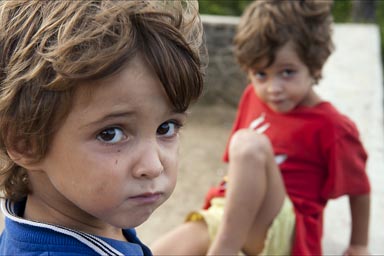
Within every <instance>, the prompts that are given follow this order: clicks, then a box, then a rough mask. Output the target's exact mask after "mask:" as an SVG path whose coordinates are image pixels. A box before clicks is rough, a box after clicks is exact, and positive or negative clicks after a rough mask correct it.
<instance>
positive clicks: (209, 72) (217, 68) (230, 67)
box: [200, 15, 247, 106]
mask: <svg viewBox="0 0 384 256" xmlns="http://www.w3.org/2000/svg"><path fill="white" fill-rule="evenodd" d="M201 18H202V21H203V25H204V30H205V37H206V45H207V50H208V55H209V60H208V66H207V69H206V75H205V91H204V94H203V97H202V99H201V101H200V102H202V103H207V104H213V103H217V102H218V101H224V102H226V103H228V104H230V105H233V106H237V103H238V100H239V97H240V95H241V93H242V91H243V89H244V87H245V85H246V81H247V80H246V76H245V73H244V72H243V71H242V70H241V69H240V67H239V66H238V65H237V63H236V60H235V58H234V56H233V51H232V48H233V47H232V40H233V36H234V34H235V30H236V25H237V23H238V21H239V18H238V17H229V16H213V15H202V17H201Z"/></svg>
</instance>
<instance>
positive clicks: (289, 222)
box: [186, 197, 295, 255]
mask: <svg viewBox="0 0 384 256" xmlns="http://www.w3.org/2000/svg"><path fill="white" fill-rule="evenodd" d="M224 204H225V198H223V197H220V198H213V199H212V200H211V207H209V209H207V210H200V211H198V212H192V213H190V214H189V215H188V216H187V218H186V221H199V220H204V221H205V222H206V223H207V226H208V232H209V236H210V238H211V241H212V240H213V238H214V237H215V236H216V234H217V230H218V228H219V225H220V222H221V219H222V217H223V213H224ZM294 231H295V213H294V210H293V205H292V202H291V200H289V198H288V197H286V198H285V200H284V203H283V206H282V207H281V209H280V212H279V214H278V215H277V216H276V218H275V219H274V221H273V222H272V225H271V226H270V227H269V229H268V232H267V236H266V240H265V242H264V249H263V251H262V252H261V253H260V254H259V255H290V254H291V247H292V240H293V235H294ZM242 255H243V254H242Z"/></svg>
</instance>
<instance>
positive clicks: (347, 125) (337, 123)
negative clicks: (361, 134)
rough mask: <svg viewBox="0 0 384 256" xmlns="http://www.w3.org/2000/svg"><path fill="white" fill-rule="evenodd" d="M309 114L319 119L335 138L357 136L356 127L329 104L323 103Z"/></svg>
mask: <svg viewBox="0 0 384 256" xmlns="http://www.w3.org/2000/svg"><path fill="white" fill-rule="evenodd" d="M311 114H312V115H313V116H314V118H316V119H319V122H321V123H322V124H323V127H324V128H325V129H326V130H327V131H328V132H332V133H335V135H337V136H343V135H346V134H352V135H358V130H357V126H356V124H355V123H354V121H352V120H351V119H350V118H349V117H348V116H347V115H345V114H343V113H341V112H340V111H339V110H338V109H337V108H336V107H335V106H334V105H332V104H331V103H330V102H327V101H324V102H321V103H320V104H318V105H317V106H315V107H313V108H312V110H311Z"/></svg>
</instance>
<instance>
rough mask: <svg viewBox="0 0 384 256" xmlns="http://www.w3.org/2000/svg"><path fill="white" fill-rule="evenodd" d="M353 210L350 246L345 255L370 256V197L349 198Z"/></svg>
mask: <svg viewBox="0 0 384 256" xmlns="http://www.w3.org/2000/svg"><path fill="white" fill-rule="evenodd" d="M349 205H350V208H351V220H352V231H351V239H350V245H349V247H348V248H347V250H346V251H345V253H344V254H345V255H369V251H368V231H369V215H370V195H369V194H366V195H357V196H350V197H349Z"/></svg>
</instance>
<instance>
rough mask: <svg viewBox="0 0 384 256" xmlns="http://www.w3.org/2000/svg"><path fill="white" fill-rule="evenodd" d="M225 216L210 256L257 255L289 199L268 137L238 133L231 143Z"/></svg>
mask: <svg viewBox="0 0 384 256" xmlns="http://www.w3.org/2000/svg"><path fill="white" fill-rule="evenodd" d="M229 155H230V162H229V170H228V176H229V177H228V178H229V179H228V180H229V181H228V184H227V195H226V205H225V208H224V216H223V220H222V223H221V225H220V228H219V230H218V234H217V236H216V238H215V239H214V241H213V243H212V246H211V247H210V249H209V251H208V254H209V255H236V254H237V253H238V252H239V251H241V250H244V252H246V253H247V254H250V255H251V254H252V255H254V254H257V253H259V252H260V251H261V250H262V249H263V246H264V240H265V236H266V233H267V231H268V228H269V226H270V225H271V223H272V221H273V219H274V218H275V217H276V216H277V214H278V212H279V210H280V208H281V206H282V203H283V201H284V197H285V188H284V183H283V181H282V178H281V174H280V171H279V169H278V167H277V166H276V163H275V160H274V154H273V149H272V146H271V145H270V143H269V140H268V139H267V137H266V136H264V135H261V134H257V133H255V132H253V131H249V130H240V131H238V132H237V133H236V134H235V135H234V137H233V139H232V141H231V144H230V148H229Z"/></svg>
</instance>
